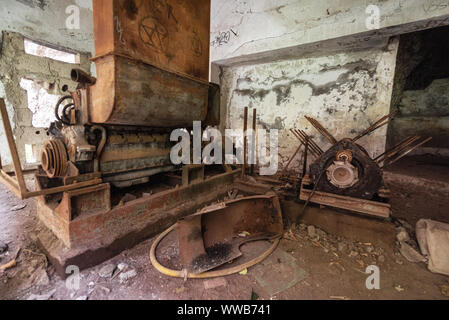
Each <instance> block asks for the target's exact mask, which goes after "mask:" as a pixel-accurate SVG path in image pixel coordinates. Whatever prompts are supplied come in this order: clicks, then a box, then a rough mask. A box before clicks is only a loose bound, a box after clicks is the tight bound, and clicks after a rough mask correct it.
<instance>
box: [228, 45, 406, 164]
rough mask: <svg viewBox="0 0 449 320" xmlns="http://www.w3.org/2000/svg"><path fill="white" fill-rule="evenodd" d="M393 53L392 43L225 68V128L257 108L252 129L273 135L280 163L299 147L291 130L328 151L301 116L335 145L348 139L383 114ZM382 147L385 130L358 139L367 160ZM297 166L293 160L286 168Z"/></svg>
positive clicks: (386, 108) (239, 125)
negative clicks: (322, 129)
mask: <svg viewBox="0 0 449 320" xmlns="http://www.w3.org/2000/svg"><path fill="white" fill-rule="evenodd" d="M397 48H398V41H397V39H392V40H391V41H390V42H389V43H387V42H385V43H383V44H382V45H379V46H377V47H373V48H369V49H364V50H361V51H354V52H340V53H332V54H330V55H321V56H315V57H307V58H298V59H294V60H287V61H282V62H272V63H265V64H258V65H245V66H235V67H229V68H225V69H224V70H223V75H222V107H225V108H226V110H227V111H226V112H225V114H223V116H225V118H226V127H231V128H242V127H243V108H244V107H246V106H248V107H250V108H257V113H258V127H259V128H264V129H277V130H279V133H280V142H279V151H280V154H281V155H282V158H281V163H284V164H285V163H286V162H287V161H288V158H289V157H290V156H291V155H292V154H293V153H294V151H295V150H296V148H297V147H298V145H299V143H298V141H297V140H296V138H295V137H294V136H293V135H292V134H291V133H290V131H289V130H290V129H292V128H296V129H301V130H305V131H306V132H307V133H308V134H310V135H311V136H313V137H314V139H315V141H316V142H317V143H318V144H319V145H320V146H321V147H322V148H323V149H324V150H326V148H328V147H330V144H329V143H328V142H327V141H326V140H325V139H324V138H323V137H322V136H321V135H320V134H319V133H318V132H317V131H316V130H315V129H314V128H313V127H312V126H311V125H310V124H309V123H308V122H307V120H306V119H305V118H304V116H311V117H313V118H315V119H317V120H319V121H320V122H321V123H322V124H323V125H324V126H325V127H326V128H327V129H328V130H329V132H330V133H331V134H332V135H334V136H335V138H337V140H339V139H343V138H353V137H355V136H356V135H357V134H359V133H361V132H362V131H363V130H364V129H366V128H368V127H369V126H370V125H371V124H372V123H373V122H374V121H376V120H378V119H379V118H380V117H382V116H384V115H385V114H388V113H389V110H390V102H391V93H392V85H393V83H392V81H391V80H392V79H393V77H394V69H395V68H394V67H395V63H396V55H397ZM250 114H251V115H252V112H250ZM385 142H386V128H383V129H381V130H378V131H376V132H375V133H374V134H372V135H370V136H369V137H366V138H363V139H362V140H360V143H361V145H363V146H364V147H366V149H367V151H368V152H369V153H370V154H371V155H372V156H376V155H378V154H380V153H383V152H384V150H385ZM300 163H301V161H300V158H299V157H298V158H297V159H296V161H295V163H294V164H293V166H292V167H296V168H297V169H298V168H299V165H300Z"/></svg>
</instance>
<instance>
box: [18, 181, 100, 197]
mask: <svg viewBox="0 0 449 320" xmlns="http://www.w3.org/2000/svg"><path fill="white" fill-rule="evenodd" d="M102 182H103V181H102V180H101V179H93V180H90V181H85V182H79V183H74V184H70V185H68V186H62V187H55V188H50V189H44V190H40V191H31V192H30V191H28V192H26V193H25V194H24V199H28V198H34V197H39V196H47V195H51V194H55V193H61V192H66V191H71V190H75V189H79V188H84V187H89V186H93V185H96V184H101V183H102Z"/></svg>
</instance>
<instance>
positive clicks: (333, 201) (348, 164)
mask: <svg viewBox="0 0 449 320" xmlns="http://www.w3.org/2000/svg"><path fill="white" fill-rule="evenodd" d="M394 115H395V112H393V113H392V114H389V115H387V116H384V117H382V118H381V119H380V120H379V121H377V122H375V123H374V124H373V125H371V126H370V127H369V128H368V129H366V130H365V131H363V132H362V133H361V134H360V135H358V136H357V137H355V138H353V139H350V138H345V139H342V140H340V141H337V140H336V139H335V137H333V136H332V135H331V134H330V133H329V131H327V130H326V129H325V128H324V127H323V126H322V125H321V124H320V123H319V122H318V121H317V120H316V119H313V118H310V117H306V119H307V120H308V121H309V122H310V123H311V124H312V126H313V127H314V128H315V129H316V130H317V131H318V132H320V133H321V134H322V135H323V136H324V137H325V138H326V140H328V141H329V143H331V144H332V147H330V148H329V149H328V150H327V151H326V152H324V151H323V150H322V149H321V148H320V147H319V146H318V145H317V144H316V143H315V142H314V141H313V139H312V138H311V137H310V136H308V135H307V134H306V133H305V132H304V131H301V130H292V133H293V134H294V135H295V136H296V137H297V138H298V139H299V141H301V144H302V145H304V146H305V148H306V154H307V153H308V152H310V153H311V154H312V155H313V156H314V157H315V161H314V162H313V163H312V164H310V166H308V165H307V156H306V157H305V159H306V161H305V164H304V170H305V171H304V177H303V180H302V186H301V192H300V199H301V200H304V201H307V204H308V203H309V202H315V203H318V204H321V205H328V206H331V207H337V208H342V209H346V210H349V211H353V212H358V213H363V214H368V215H372V216H376V217H381V218H388V217H389V216H390V213H391V207H390V205H389V204H388V196H389V191H388V189H387V188H386V187H385V186H384V183H383V175H382V169H383V168H385V167H386V166H389V165H391V164H393V163H395V162H397V161H398V160H399V159H401V158H402V157H404V156H406V155H407V154H409V153H410V152H412V151H413V150H415V149H417V148H418V147H420V146H422V145H424V144H425V143H427V142H429V141H430V140H431V139H432V138H422V137H419V136H413V137H409V138H407V139H405V140H404V141H402V142H401V143H399V144H398V145H396V146H395V147H394V148H392V149H391V150H388V151H387V152H385V153H383V154H382V155H379V156H378V157H376V158H375V159H373V158H371V156H370V155H369V153H368V152H367V151H366V150H365V148H363V147H362V146H361V145H360V144H359V143H358V141H359V140H360V139H361V138H362V137H364V136H367V135H369V134H371V133H372V132H374V131H375V130H377V129H379V128H381V127H383V126H385V125H386V124H388V123H389V122H391V121H392V120H393V119H394ZM307 167H308V169H309V171H308V173H307V172H306V170H307Z"/></svg>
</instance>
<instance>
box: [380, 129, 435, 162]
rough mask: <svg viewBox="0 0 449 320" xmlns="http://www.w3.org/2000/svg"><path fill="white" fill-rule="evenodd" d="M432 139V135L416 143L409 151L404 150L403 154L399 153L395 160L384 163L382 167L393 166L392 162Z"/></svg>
mask: <svg viewBox="0 0 449 320" xmlns="http://www.w3.org/2000/svg"><path fill="white" fill-rule="evenodd" d="M430 140H432V137H430V138H427V139H425V140H424V141H422V142H420V143H418V144H417V145H415V146H414V147H411V148H410V149H409V150H408V151H406V152H404V153H403V154H401V155H399V156H398V157H396V158H395V159H394V160H392V161H391V162H388V163H387V164H384V165H383V166H382V168H381V169H384V168H385V167H388V166H391V165H392V164H394V163H396V162H398V161H399V160H401V159H402V158H403V157H405V156H406V155H408V154H409V153H410V152H412V151H415V150H416V149H418V148H419V147H421V146H422V145H423V144H426V143H427V142H429V141H430Z"/></svg>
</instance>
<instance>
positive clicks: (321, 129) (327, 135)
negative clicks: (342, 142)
mask: <svg viewBox="0 0 449 320" xmlns="http://www.w3.org/2000/svg"><path fill="white" fill-rule="evenodd" d="M305 118H306V119H307V121H309V122H310V124H311V125H312V126H314V127H315V129H316V130H318V132H319V133H321V134H322V135H323V136H324V137H325V138H326V139H327V140H329V142H330V143H331V144H333V145H334V144H336V143H337V139H335V138H334V136H333V135H331V134H330V132H329V131H327V130H326V128H324V127H323V125H322V124H321V123H319V122H318V120H316V119H313V118H310V117H307V116H306V117H305Z"/></svg>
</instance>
